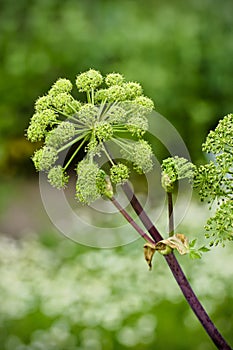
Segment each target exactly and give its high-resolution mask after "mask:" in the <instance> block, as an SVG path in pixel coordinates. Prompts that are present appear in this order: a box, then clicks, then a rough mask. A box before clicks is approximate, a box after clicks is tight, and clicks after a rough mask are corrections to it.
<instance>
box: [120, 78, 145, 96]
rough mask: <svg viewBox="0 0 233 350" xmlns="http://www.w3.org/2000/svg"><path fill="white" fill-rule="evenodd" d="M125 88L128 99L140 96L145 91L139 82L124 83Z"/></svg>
mask: <svg viewBox="0 0 233 350" xmlns="http://www.w3.org/2000/svg"><path fill="white" fill-rule="evenodd" d="M123 88H124V90H125V93H126V96H127V99H129V100H133V99H135V98H137V97H138V96H141V95H142V93H143V91H142V87H141V85H140V84H139V83H134V82H129V83H124V84H123Z"/></svg>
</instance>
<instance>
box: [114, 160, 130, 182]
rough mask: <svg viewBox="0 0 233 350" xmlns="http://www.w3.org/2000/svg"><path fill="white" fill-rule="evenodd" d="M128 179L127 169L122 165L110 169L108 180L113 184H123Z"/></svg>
mask: <svg viewBox="0 0 233 350" xmlns="http://www.w3.org/2000/svg"><path fill="white" fill-rule="evenodd" d="M128 178H129V168H128V167H127V166H126V165H125V164H122V163H118V164H115V165H113V166H112V167H111V169H110V179H111V181H112V183H114V184H124V183H125V182H126V181H127V180H128Z"/></svg>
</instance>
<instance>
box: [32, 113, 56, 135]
mask: <svg viewBox="0 0 233 350" xmlns="http://www.w3.org/2000/svg"><path fill="white" fill-rule="evenodd" d="M56 120H57V115H56V113H55V112H54V111H53V110H51V109H45V110H42V111H41V112H37V113H35V114H34V115H33V116H32V118H31V121H30V125H29V127H28V129H27V138H28V140H30V141H31V142H36V141H41V140H42V139H43V138H44V136H45V134H46V130H47V127H48V126H52V125H53V124H54V123H56Z"/></svg>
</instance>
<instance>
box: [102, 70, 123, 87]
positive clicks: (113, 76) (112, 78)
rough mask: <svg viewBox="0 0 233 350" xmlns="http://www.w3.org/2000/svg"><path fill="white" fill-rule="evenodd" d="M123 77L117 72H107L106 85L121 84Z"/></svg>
mask: <svg viewBox="0 0 233 350" xmlns="http://www.w3.org/2000/svg"><path fill="white" fill-rule="evenodd" d="M124 80H125V78H124V77H123V75H121V74H119V73H109V74H107V75H106V78H105V83H106V85H107V86H113V85H122V84H123V83H124Z"/></svg>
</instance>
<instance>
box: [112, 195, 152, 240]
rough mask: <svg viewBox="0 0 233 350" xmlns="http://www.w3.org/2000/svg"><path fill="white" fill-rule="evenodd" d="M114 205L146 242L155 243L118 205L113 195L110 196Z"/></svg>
mask: <svg viewBox="0 0 233 350" xmlns="http://www.w3.org/2000/svg"><path fill="white" fill-rule="evenodd" d="M110 200H111V201H112V203H113V204H114V205H115V207H116V208H117V209H118V210H119V212H120V213H121V214H122V215H123V216H124V218H125V219H126V220H127V221H128V222H129V223H130V225H132V226H133V228H135V230H136V231H137V232H138V233H139V234H140V236H142V238H144V239H145V240H146V241H147V242H149V243H151V244H155V241H154V240H153V239H151V238H150V236H148V235H147V234H146V233H145V232H144V231H143V230H142V229H141V227H140V226H138V224H137V223H136V222H135V221H134V219H133V218H132V217H131V216H130V215H129V214H128V213H127V212H126V211H125V209H124V208H123V207H122V206H121V205H120V203H119V202H118V201H117V200H116V198H115V197H112V198H110Z"/></svg>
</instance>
